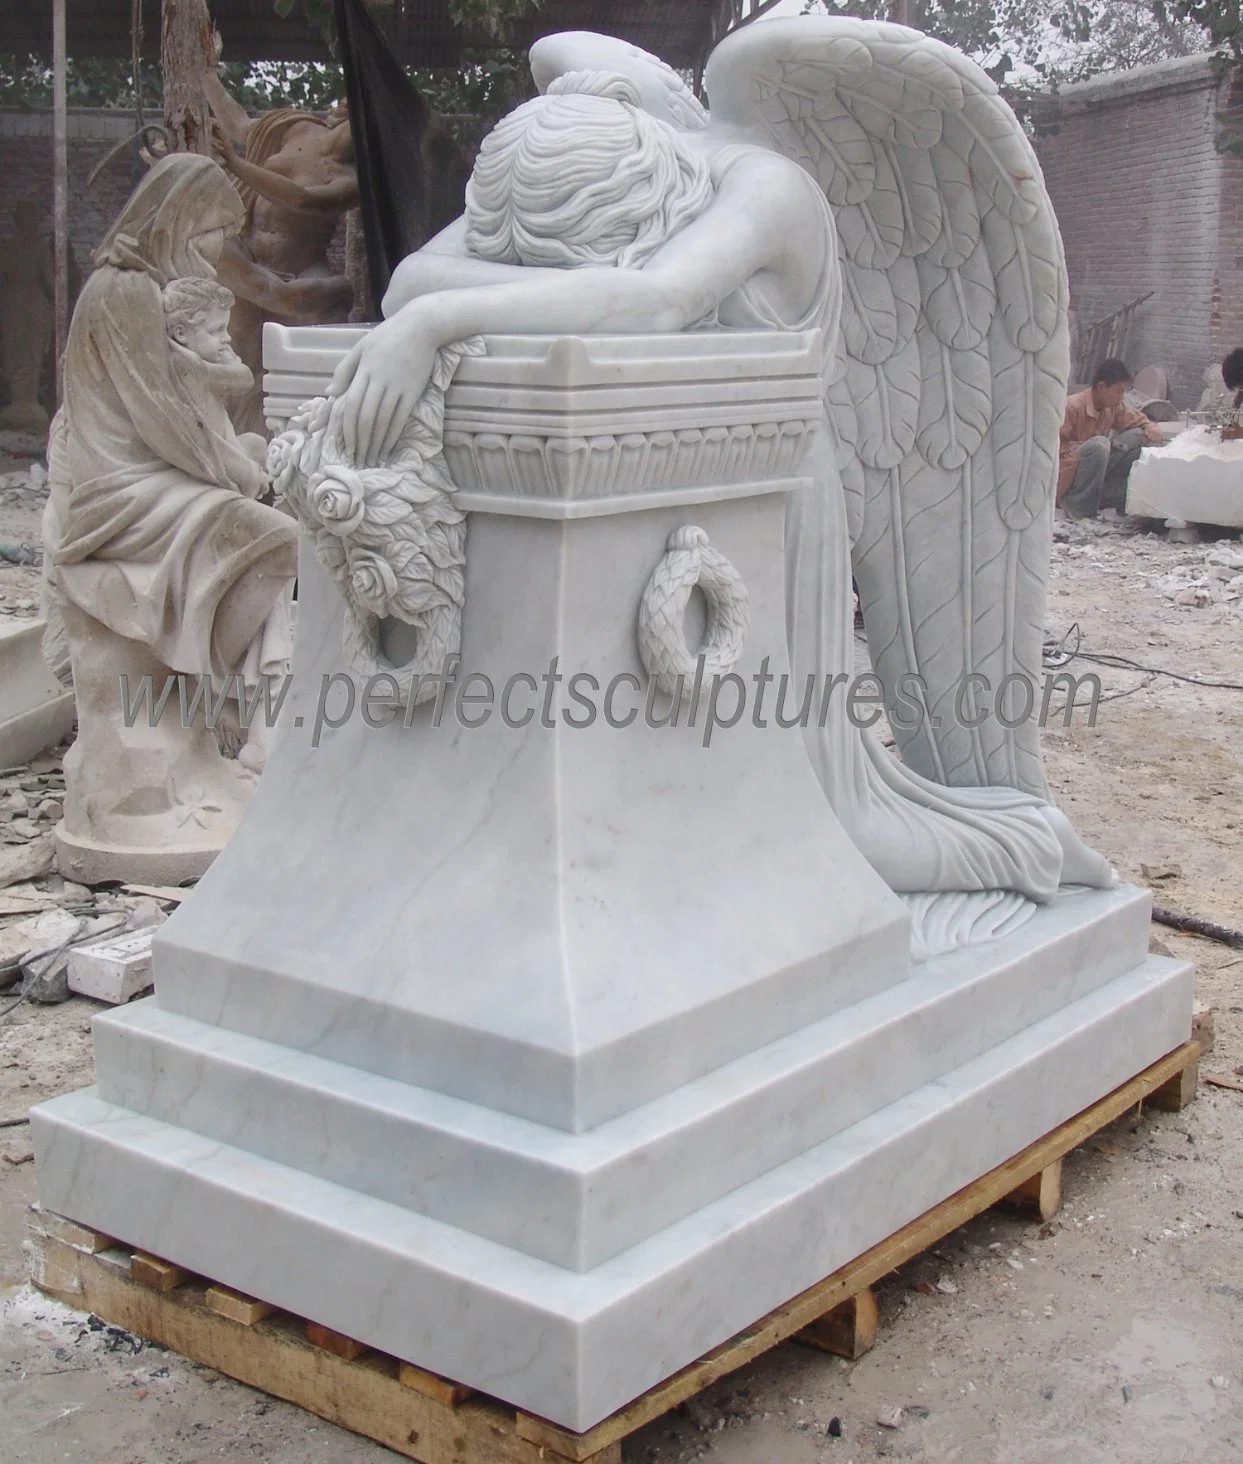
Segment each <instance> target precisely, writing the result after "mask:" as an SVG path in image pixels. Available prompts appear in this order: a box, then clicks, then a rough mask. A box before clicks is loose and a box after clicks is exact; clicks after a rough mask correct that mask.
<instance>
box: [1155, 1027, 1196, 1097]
mask: <svg viewBox="0 0 1243 1464" xmlns="http://www.w3.org/2000/svg"><path fill="white" fill-rule="evenodd" d="M1187 1045H1188V1046H1189V1047H1194V1048H1195V1049H1196V1058H1197V1061H1195V1062H1191V1063H1188V1064H1187V1066H1186V1067H1184V1068H1180V1069H1179V1071H1178V1072H1176V1073H1173V1074H1171V1076H1170V1077H1169V1078H1167V1079H1166V1081H1165V1082H1164V1083H1162V1084H1160V1086H1159V1087H1157V1088H1156V1089H1155V1090H1154V1092H1153V1093H1152V1096H1151V1097H1150V1098H1149V1099H1148V1102H1149V1105H1150V1106H1151V1107H1153V1108H1160V1109H1163V1110H1164V1111H1165V1112H1167V1113H1179V1112H1181V1111H1182V1109H1184V1108H1186V1106H1187V1105H1188V1104H1189V1103H1192V1102H1194V1101H1195V1096H1196V1082H1197V1080H1198V1078H1199V1072H1200V1064H1199V1061H1198V1059H1199V1056H1200V1048H1199V1043H1196V1042H1189V1043H1188V1044H1187Z"/></svg>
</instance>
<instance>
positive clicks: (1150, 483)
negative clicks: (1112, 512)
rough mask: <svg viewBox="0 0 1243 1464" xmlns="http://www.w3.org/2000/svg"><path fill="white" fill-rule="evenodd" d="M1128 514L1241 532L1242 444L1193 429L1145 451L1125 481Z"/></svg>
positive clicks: (1242, 496)
mask: <svg viewBox="0 0 1243 1464" xmlns="http://www.w3.org/2000/svg"><path fill="white" fill-rule="evenodd" d="M1126 511H1127V513H1130V514H1135V515H1137V516H1138V517H1140V518H1158V519H1164V518H1175V519H1181V520H1182V521H1183V522H1184V523H1189V524H1221V525H1223V526H1224V527H1227V528H1243V442H1222V441H1221V440H1220V434H1219V433H1218V432H1217V431H1216V429H1213V428H1209V427H1193V428H1191V429H1190V430H1188V431H1186V432H1183V433H1181V434H1180V435H1179V436H1178V437H1176V438H1175V439H1174V440H1173V441H1172V442H1170V443H1167V444H1166V446H1165V447H1156V448H1152V447H1148V448H1145V449H1144V451H1143V452H1142V453H1140V455H1139V461H1138V462H1137V463H1136V464H1135V465H1134V467H1133V468H1132V469H1131V473H1130V477H1129V478H1128V479H1127V494H1126Z"/></svg>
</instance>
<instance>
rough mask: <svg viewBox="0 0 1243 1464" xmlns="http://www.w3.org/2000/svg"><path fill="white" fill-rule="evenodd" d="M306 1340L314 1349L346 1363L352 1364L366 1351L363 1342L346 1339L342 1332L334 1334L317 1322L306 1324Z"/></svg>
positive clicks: (351, 1338)
mask: <svg viewBox="0 0 1243 1464" xmlns="http://www.w3.org/2000/svg"><path fill="white" fill-rule="evenodd" d="M306 1340H307V1341H308V1342H310V1343H311V1344H312V1345H314V1346H315V1347H322V1348H323V1349H324V1351H325V1352H331V1353H332V1355H333V1356H334V1357H343V1358H344V1359H345V1360H346V1362H353V1361H354V1360H355V1359H356V1358H359V1357H361V1356H362V1355H363V1353H364V1352H366V1351H367V1350H368V1348H367V1344H366V1343H365V1342H358V1341H356V1340H355V1339H354V1338H353V1337H347V1336H346V1335H345V1333H344V1332H334V1331H333V1330H332V1328H331V1327H325V1326H323V1325H321V1323H319V1322H307V1324H306Z"/></svg>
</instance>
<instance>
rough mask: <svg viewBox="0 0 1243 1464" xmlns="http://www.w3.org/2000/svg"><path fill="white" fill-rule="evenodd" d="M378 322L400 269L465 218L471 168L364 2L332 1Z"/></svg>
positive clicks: (356, 0) (373, 308)
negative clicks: (390, 284)
mask: <svg viewBox="0 0 1243 1464" xmlns="http://www.w3.org/2000/svg"><path fill="white" fill-rule="evenodd" d="M334 4H335V8H336V20H337V45H338V49H339V52H340V56H341V64H342V67H343V69H344V71H345V87H346V96H347V98H348V100H349V108H350V125H351V129H352V131H353V136H354V158H355V162H356V165H357V168H358V191H359V208H360V210H361V212H362V222H363V236H364V238H365V240H366V245H367V267H368V270H369V272H370V276H371V296H372V299H371V305H372V313H373V317H374V318H375V319H376V320H378V319H379V318H380V301H381V300H382V299H383V298H384V292H385V290H386V289H387V288H388V282H389V277H390V276H391V275H392V273H393V270H394V269H395V268H396V267H397V265H398V263H399V262H400V261H401V260H402V259H404V258H405V256H406V255H407V254H409V253H411V252H412V251H413V250H415V249H418V248H419V246H420V245H422V244H425V243H426V242H427V240H428V239H430V238H431V237H432V235H433V234H437V233H439V231H440V230H441V229H443V228H444V227H445V225H446V224H449V223H452V222H453V220H454V219H455V218H457V217H458V215H459V214H460V213H461V212H462V207H463V197H464V193H465V189H466V180H467V178H468V177H469V176H470V163H469V160H468V159H467V157H466V155H465V153H464V152H463V151H462V149H461V148H460V147H459V146H458V144H457V143H456V141H455V140H454V139H453V137H452V135H451V134H450V133H449V131H448V130H447V129H446V127H445V125H444V124H443V123H442V122H441V121H440V120H439V119H438V118H437V117H436V115H435V113H434V112H433V111H432V109H431V108H430V107H429V106H428V104H427V101H426V100H425V99H424V97H423V96H422V94H421V93H420V92H419V89H418V88H417V87H416V86H415V85H414V83H413V82H412V81H411V80H410V78H409V77H408V76H407V75H406V73H405V71H404V70H403V68H402V66H401V63H400V62H399V61H398V60H397V58H396V56H395V55H394V54H393V52H392V50H391V49H390V47H389V45H388V42H387V41H386V40H385V38H384V34H383V32H382V31H381V30H380V27H379V25H378V24H377V23H376V20H375V17H374V16H373V15H372V14H371V12H370V10H368V8H367V5H366V3H365V0H334Z"/></svg>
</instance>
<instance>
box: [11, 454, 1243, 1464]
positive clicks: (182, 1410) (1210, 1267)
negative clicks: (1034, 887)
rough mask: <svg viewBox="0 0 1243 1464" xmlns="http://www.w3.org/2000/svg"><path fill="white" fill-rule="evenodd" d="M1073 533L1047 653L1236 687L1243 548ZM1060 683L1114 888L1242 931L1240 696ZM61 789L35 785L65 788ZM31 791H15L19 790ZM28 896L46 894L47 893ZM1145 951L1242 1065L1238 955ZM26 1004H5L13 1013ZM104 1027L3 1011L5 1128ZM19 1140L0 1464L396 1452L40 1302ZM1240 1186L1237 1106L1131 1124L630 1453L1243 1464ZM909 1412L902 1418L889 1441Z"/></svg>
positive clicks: (1150, 684)
mask: <svg viewBox="0 0 1243 1464" xmlns="http://www.w3.org/2000/svg"><path fill="white" fill-rule="evenodd" d="M6 466H7V467H9V468H13V467H18V466H19V465H17V464H12V463H10V464H7V465H6V464H4V463H0V473H2V472H3V470H4V469H5V467H6ZM12 481H13V480H12V479H4V478H3V477H0V543H10V544H11V543H14V542H20V541H23V540H25V541H26V542H37V538H38V534H37V522H38V514H39V512H40V511H41V508H42V501H43V500H42V494H41V492H40V491H39V490H38V489H37V488H35V487H27V488H22V487H18V488H16V489H13V488H10V489H8V490H7V491H6V488H5V486H4V485H5V483H6V482H7V483H10V484H11V483H12ZM1058 534H1059V539H1058V542H1057V544H1056V546H1055V561H1054V575H1053V579H1052V584H1051V593H1050V600H1049V610H1048V621H1047V623H1048V629H1049V634H1050V638H1051V639H1052V640H1053V641H1058V642H1061V641H1062V640H1063V637H1064V636H1065V635H1066V633H1067V632H1068V631H1069V630H1070V628H1071V627H1072V626H1073V625H1076V624H1077V626H1078V644H1079V646H1080V648H1081V650H1082V651H1083V652H1084V653H1087V654H1090V655H1107V656H1113V657H1126V658H1129V659H1130V660H1132V661H1135V662H1138V663H1140V664H1141V665H1143V666H1145V667H1154V668H1158V669H1163V670H1170V671H1177V672H1179V673H1181V674H1182V675H1184V676H1191V677H1196V678H1199V679H1200V680H1205V681H1219V682H1233V683H1235V685H1236V686H1243V597H1241V596H1240V594H1239V593H1238V587H1237V586H1232V585H1231V584H1230V580H1231V579H1232V578H1234V577H1236V576H1238V574H1239V573H1240V571H1241V570H1243V564H1241V565H1240V566H1239V567H1237V568H1236V567H1233V566H1232V565H1231V564H1230V563H1229V560H1230V556H1231V555H1233V554H1243V544H1240V543H1239V542H1238V541H1237V540H1233V541H1231V542H1229V543H1222V544H1212V543H1206V544H1201V545H1175V544H1170V543H1168V542H1167V541H1166V540H1165V539H1164V538H1163V537H1160V536H1158V535H1156V534H1155V533H1150V532H1140V531H1139V526H1137V525H1135V524H1132V523H1128V522H1123V523H1119V524H1102V525H1078V524H1075V525H1059V528H1058ZM1214 557H1216V558H1217V560H1218V561H1219V562H1218V563H1216V564H1213V563H1212V562H1210V561H1211V560H1212V559H1213V558H1214ZM37 583H38V573H37V570H36V569H34V568H31V567H22V566H14V565H8V564H2V563H0V614H19V615H25V614H33V613H35V607H36V603H37ZM1197 588H1198V589H1199V590H1200V591H1201V593H1200V594H1199V595H1197V594H1196V593H1195V591H1196V589H1197ZM1178 599H1181V600H1183V601H1186V602H1189V603H1184V604H1180V603H1178ZM1197 600H1198V601H1201V602H1205V601H1206V602H1207V603H1199V604H1197V603H1195V602H1196V601H1197ZM1075 640H1076V637H1075V636H1074V635H1072V636H1071V638H1070V640H1069V641H1068V642H1067V644H1070V645H1073V644H1075ZM1073 669H1074V670H1075V672H1076V674H1080V673H1082V672H1084V671H1087V670H1090V669H1096V670H1097V671H1099V673H1100V675H1101V678H1102V682H1103V685H1104V688H1105V697H1106V699H1105V700H1103V701H1102V704H1101V707H1100V709H1099V714H1098V718H1097V723H1096V726H1095V727H1094V728H1088V727H1087V726H1085V725H1083V719H1082V718H1080V719H1079V720H1078V722H1077V724H1076V725H1074V726H1072V727H1071V728H1070V729H1069V730H1063V729H1061V728H1058V729H1057V730H1049V731H1048V732H1047V733H1046V741H1047V747H1048V762H1049V769H1050V774H1051V779H1052V782H1053V784H1054V787H1055V789H1056V790H1057V793H1058V796H1059V799H1060V801H1061V802H1062V804H1063V806H1064V807H1065V808H1066V809H1067V811H1068V812H1069V813H1070V815H1071V817H1072V818H1073V819H1074V820H1075V822H1076V824H1077V825H1078V827H1079V829H1080V830H1081V832H1082V833H1083V834H1084V835H1085V836H1086V837H1087V838H1088V840H1089V842H1091V843H1092V844H1093V845H1094V846H1095V847H1097V848H1099V849H1101V850H1102V851H1103V852H1105V853H1106V854H1107V855H1108V856H1109V858H1110V859H1111V860H1112V861H1113V863H1114V864H1115V866H1116V867H1117V869H1118V870H1119V872H1120V874H1121V875H1122V876H1123V878H1125V879H1127V880H1131V881H1134V882H1135V883H1147V882H1152V883H1153V886H1154V890H1155V894H1156V899H1157V902H1158V903H1159V904H1161V905H1164V906H1169V907H1174V908H1177V909H1179V910H1182V911H1186V912H1193V913H1195V914H1199V915H1202V916H1207V917H1209V918H1211V919H1214V920H1217V921H1220V922H1224V923H1226V924H1230V925H1233V926H1235V927H1238V926H1240V925H1243V857H1241V855H1240V840H1241V833H1240V830H1241V829H1243V691H1241V690H1228V689H1222V688H1217V689H1214V688H1209V687H1201V686H1196V685H1193V684H1191V683H1189V682H1187V681H1176V680H1173V679H1171V678H1170V677H1168V676H1153V675H1150V674H1148V673H1147V672H1144V671H1136V670H1129V669H1119V668H1107V667H1104V666H1100V665H1095V664H1094V663H1091V662H1085V661H1078V662H1076V663H1075V664H1074V666H1073ZM55 777H56V775H55V773H54V772H52V773H50V774H46V775H45V777H44V780H43V782H42V783H41V784H40V785H39V791H40V794H42V791H43V790H44V788H50V789H51V790H52V791H53V793H54V791H55ZM21 780H22V775H18V776H17V778H16V779H15V780H14V778H13V777H12V775H10V781H9V786H20V784H21ZM27 781H29V778H28V777H27ZM4 796H5V794H4V785H3V778H0V800H3V798H4ZM11 838H12V835H10V839H11ZM1144 865H1147V866H1148V870H1149V873H1148V875H1147V876H1145V873H1144V870H1143V866H1144ZM1158 876H1160V877H1158ZM38 887H40V882H36V888H38ZM42 887H43V888H45V889H47V890H48V891H49V892H50V896H51V895H54V894H55V892H56V886H55V881H54V880H53V881H44V882H42ZM66 898H67V897H66ZM4 923H5V922H4V920H3V918H0V926H2V925H3V924H4ZM1153 931H1154V936H1155V937H1156V938H1157V939H1159V940H1161V941H1164V942H1165V943H1166V945H1167V946H1168V948H1169V950H1170V951H1171V952H1172V953H1174V954H1176V955H1178V956H1180V957H1183V958H1185V959H1188V960H1191V961H1194V962H1195V965H1196V969H1197V975H1198V989H1199V995H1200V998H1201V1000H1203V1001H1205V1002H1208V1003H1209V1004H1210V1005H1211V1006H1212V1007H1213V1008H1214V1012H1215V1026H1216V1047H1215V1050H1214V1051H1213V1052H1212V1054H1211V1056H1209V1057H1208V1058H1207V1059H1206V1060H1205V1062H1204V1064H1203V1068H1204V1069H1205V1070H1207V1071H1210V1072H1213V1073H1218V1074H1224V1075H1231V1074H1234V1073H1236V1072H1243V952H1240V951H1235V950H1231V949H1229V948H1228V947H1226V946H1223V945H1218V944H1214V943H1211V942H1209V941H1204V940H1199V939H1193V938H1190V937H1185V936H1180V935H1177V934H1174V933H1172V932H1171V931H1170V930H1168V929H1166V928H1164V927H1160V926H1156V925H1154V927H1153ZM11 995H12V994H11V993H10V996H9V997H5V996H4V995H2V994H0V1012H2V1011H3V1010H4V1008H5V1007H6V1006H7V1005H8V1003H9V1001H10V1000H11ZM98 1009H99V1008H98V1007H97V1005H96V1004H95V1003H92V1002H90V1001H87V1000H85V999H83V998H80V997H74V998H73V999H71V1000H70V1001H68V1002H66V1003H65V1004H63V1005H60V1006H43V1007H39V1006H32V1005H31V1004H29V1003H23V1004H22V1005H21V1006H19V1007H17V1009H16V1010H14V1011H12V1012H11V1013H9V1014H8V1015H7V1016H4V1017H0V1122H4V1121H5V1120H7V1119H12V1118H20V1117H21V1116H22V1115H23V1114H24V1112H25V1110H26V1108H27V1107H28V1106H29V1105H30V1104H32V1103H35V1102H37V1101H38V1100H40V1099H43V1098H47V1097H50V1096H52V1095H53V1094H56V1093H61V1092H64V1091H66V1090H69V1089H73V1088H77V1087H79V1086H81V1085H83V1084H85V1083H88V1082H90V1081H91V1077H92V1071H91V1045H90V1021H91V1016H92V1014H93V1012H94V1011H96V1010H98ZM28 1132H29V1131H28V1129H27V1128H25V1127H23V1126H17V1127H10V1128H3V1129H0V1457H3V1459H5V1460H6V1461H8V1460H12V1461H13V1464H18V1461H23V1464H51V1461H52V1460H62V1459H74V1460H80V1461H88V1464H182V1461H185V1464H190V1461H200V1460H203V1461H205V1460H208V1459H227V1460H248V1459H265V1460H270V1461H288V1464H354V1461H358V1464H362V1461H364V1460H376V1461H379V1460H380V1459H381V1458H392V1457H395V1456H392V1455H390V1454H388V1452H387V1451H386V1450H383V1449H381V1448H378V1447H377V1446H375V1445H373V1444H370V1443H368V1442H367V1441H366V1440H363V1439H360V1438H357V1437H355V1436H353V1435H351V1434H347V1433H344V1432H342V1431H341V1430H339V1429H336V1428H334V1427H332V1426H331V1425H329V1424H326V1423H323V1422H321V1421H320V1420H318V1419H316V1418H313V1417H311V1416H310V1415H308V1414H305V1413H303V1412H301V1411H300V1410H299V1409H296V1408H293V1407H291V1406H289V1405H286V1404H283V1403H279V1402H276V1401H274V1400H272V1399H269V1398H267V1397H265V1396H263V1395H261V1394H259V1393H256V1392H254V1391H253V1390H251V1389H249V1388H245V1387H242V1386H240V1385H238V1384H235V1383H232V1382H230V1381H229V1380H227V1379H224V1378H220V1377H219V1376H218V1375H217V1374H215V1373H212V1372H209V1371H207V1370H204V1369H202V1368H199V1367H196V1366H193V1365H191V1364H189V1363H187V1362H185V1361H183V1360H181V1359H179V1358H177V1357H176V1356H174V1355H172V1354H170V1353H167V1352H164V1351H162V1350H159V1349H156V1348H149V1347H144V1346H143V1345H142V1344H141V1343H140V1342H139V1341H138V1340H137V1339H130V1338H127V1337H125V1336H124V1335H121V1334H116V1333H115V1332H109V1331H107V1330H97V1329H92V1327H91V1326H90V1325H88V1323H87V1320H86V1318H85V1317H84V1316H82V1315H81V1314H79V1313H75V1312H71V1311H69V1310H67V1309H65V1308H63V1307H60V1306H58V1305H56V1304H53V1303H50V1302H48V1301H47V1300H45V1299H44V1298H42V1297H40V1296H39V1295H38V1294H37V1293H36V1292H34V1291H32V1290H31V1289H30V1288H29V1287H28V1286H27V1285H25V1284H24V1273H25V1266H24V1261H23V1257H22V1232H23V1225H24V1222H25V1216H26V1208H27V1206H28V1205H29V1204H30V1203H31V1202H32V1201H33V1200H34V1198H35V1175H34V1165H33V1163H32V1162H30V1158H29V1139H28ZM1241 1172H1243V1093H1241V1092H1235V1091H1232V1090H1229V1089H1225V1088H1220V1087H1211V1086H1207V1085H1203V1084H1202V1085H1201V1089H1200V1096H1199V1098H1198V1100H1197V1101H1196V1103H1195V1104H1194V1105H1193V1106H1192V1107H1191V1108H1189V1109H1187V1110H1185V1111H1184V1112H1183V1113H1181V1114H1165V1113H1156V1112H1152V1113H1148V1112H1145V1113H1144V1115H1143V1116H1142V1118H1140V1119H1139V1120H1136V1119H1135V1117H1134V1116H1131V1117H1130V1118H1127V1119H1124V1120H1122V1121H1120V1122H1119V1123H1117V1124H1115V1125H1114V1126H1113V1127H1112V1128H1111V1129H1109V1130H1107V1131H1105V1132H1104V1133H1103V1134H1102V1135H1100V1136H1099V1137H1098V1138H1097V1139H1095V1140H1093V1141H1092V1142H1090V1143H1089V1144H1087V1145H1085V1146H1084V1147H1083V1148H1082V1149H1080V1150H1079V1151H1077V1152H1076V1153H1075V1154H1074V1155H1072V1156H1071V1157H1070V1158H1069V1160H1068V1161H1067V1167H1066V1176H1065V1193H1066V1202H1065V1206H1064V1208H1063V1210H1062V1212H1061V1214H1060V1215H1059V1216H1058V1217H1057V1218H1056V1219H1055V1220H1054V1221H1052V1222H1051V1223H1050V1224H1048V1225H1045V1226H1043V1227H1041V1226H1038V1225H1035V1224H1032V1223H1030V1222H1028V1221H1026V1220H1023V1219H1021V1218H1018V1217H1015V1216H1013V1215H1010V1214H1008V1213H1002V1212H992V1213H989V1214H986V1215H984V1216H982V1217H980V1218H979V1219H977V1220H976V1221H974V1222H972V1223H971V1224H970V1225H968V1226H966V1227H965V1228H964V1229H962V1230H960V1231H958V1232H957V1233H956V1234H954V1235H953V1236H951V1237H949V1238H948V1239H947V1240H946V1241H945V1242H944V1243H943V1244H942V1245H941V1246H940V1247H938V1249H937V1250H935V1251H933V1252H931V1253H929V1254H928V1255H926V1256H924V1257H922V1258H921V1259H919V1260H917V1261H915V1262H913V1263H912V1264H910V1265H909V1266H907V1267H906V1268H904V1269H903V1271H901V1272H900V1273H897V1274H895V1275H893V1276H891V1277H889V1278H888V1279H887V1280H886V1281H885V1282H883V1283H882V1284H881V1286H880V1288H879V1300H880V1306H881V1323H882V1325H881V1333H880V1338H879V1341H878V1344H877V1346H876V1348H875V1350H874V1351H873V1352H871V1353H870V1354H868V1355H867V1356H866V1357H864V1358H863V1359H862V1360H861V1361H859V1362H857V1363H847V1362H844V1361H842V1360H840V1359H831V1358H828V1357H825V1356H823V1355H821V1354H818V1353H814V1352H810V1351H807V1350H805V1349H802V1348H800V1347H798V1346H797V1345H794V1344H786V1345H784V1346H782V1347H780V1348H778V1349H777V1350H776V1351H774V1352H773V1353H771V1354H769V1355H768V1356H767V1357H765V1358H763V1359H761V1360H760V1361H759V1362H757V1363H755V1364H753V1365H752V1366H751V1367H749V1368H747V1369H746V1370H745V1371H743V1372H740V1373H737V1374H735V1375H734V1376H732V1377H731V1378H729V1379H727V1380H725V1381H724V1382H722V1383H720V1384H718V1385H717V1386H716V1387H714V1388H713V1389H711V1390H710V1391H709V1392H708V1393H707V1394H705V1395H703V1396H702V1397H701V1398H699V1399H697V1400H695V1401H694V1402H693V1403H691V1404H689V1405H687V1406H686V1407H684V1408H683V1409H680V1410H678V1411H677V1412H675V1413H673V1414H670V1415H669V1416H667V1417H666V1418H664V1419H661V1420H660V1421H658V1422H657V1423H655V1424H653V1425H651V1426H650V1427H649V1428H647V1429H645V1430H644V1431H643V1432H642V1433H641V1434H639V1435H637V1436H636V1437H635V1438H633V1439H632V1440H630V1441H629V1443H628V1444H627V1445H626V1448H625V1454H624V1458H625V1460H626V1464H640V1461H643V1464H675V1461H678V1464H681V1461H685V1460H691V1459H698V1458H703V1459H707V1460H712V1461H718V1464H819V1461H831V1464H864V1461H870V1460H874V1459H892V1460H907V1461H918V1464H1232V1461H1236V1460H1243V1185H1241V1184H1240V1178H1239V1176H1240V1173H1241ZM921 1283H922V1286H921ZM927 1283H932V1284H931V1286H929V1285H928V1284H927ZM938 1283H939V1285H938ZM894 1409H900V1410H902V1411H901V1416H900V1423H899V1426H898V1427H896V1428H887V1427H882V1426H880V1424H879V1423H878V1418H879V1416H880V1415H881V1414H883V1413H891V1411H892V1410H894ZM834 1420H837V1425H836V1426H835V1427H834V1429H833V1431H832V1432H830V1424H831V1423H832V1422H833V1421H834ZM890 1421H892V1418H891V1419H890Z"/></svg>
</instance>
